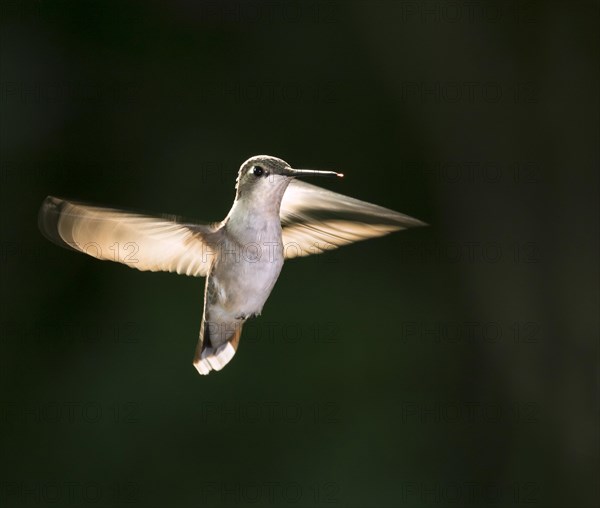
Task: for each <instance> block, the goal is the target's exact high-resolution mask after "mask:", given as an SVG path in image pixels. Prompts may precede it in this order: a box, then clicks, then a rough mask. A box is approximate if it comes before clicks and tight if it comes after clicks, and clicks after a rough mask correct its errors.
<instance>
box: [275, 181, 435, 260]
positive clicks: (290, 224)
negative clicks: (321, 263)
mask: <svg viewBox="0 0 600 508" xmlns="http://www.w3.org/2000/svg"><path fill="white" fill-rule="evenodd" d="M280 216H281V227H282V229H283V235H282V237H283V247H284V249H285V257H286V258H294V257H297V256H308V255H309V254H320V253H321V252H324V251H326V250H331V249H335V248H337V247H341V246H342V245H347V244H349V243H353V242H358V241H360V240H366V239H368V238H375V237H377V236H383V235H387V234H388V233H391V232H393V231H399V230H401V229H406V228H409V227H415V226H425V225H426V224H425V223H424V222H421V221H420V220H417V219H413V218H412V217H409V216H407V215H403V214H401V213H398V212H394V211H393V210H389V209H388V208H383V207H381V206H377V205H373V204H371V203H367V202H365V201H359V200H358V199H354V198H351V197H348V196H344V195H343V194H337V193H335V192H331V191H328V190H326V189H322V188H321V187H317V186H316V185H311V184H308V183H305V182H301V181H298V180H292V182H291V183H290V185H289V186H288V188H287V190H286V191H285V194H284V195H283V200H282V201H281V212H280Z"/></svg>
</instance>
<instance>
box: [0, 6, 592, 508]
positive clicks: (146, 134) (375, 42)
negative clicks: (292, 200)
mask: <svg viewBox="0 0 600 508" xmlns="http://www.w3.org/2000/svg"><path fill="white" fill-rule="evenodd" d="M1 5H2V14H3V22H2V33H1V44H2V47H1V56H2V62H1V84H2V90H1V91H2V95H1V111H2V117H1V122H0V123H1V132H0V140H1V146H0V149H1V164H2V173H1V176H2V187H1V189H2V190H1V214H0V217H1V220H2V224H1V226H2V253H1V254H2V257H1V264H0V269H1V275H2V294H1V295H2V296H1V304H2V318H1V325H2V329H1V340H0V354H1V356H0V369H1V370H0V383H1V388H2V391H1V393H0V402H1V405H0V410H1V413H0V416H1V419H0V426H1V433H0V454H1V461H2V470H1V475H0V506H2V507H4V506H46V505H49V506H132V505H133V506H143V507H200V506H242V505H255V506H303V507H304V506H354V507H374V508H375V507H384V506H386V507H397V506H544V507H546V506H555V507H563V506H564V507H567V506H569V507H575V506H596V505H597V503H598V500H599V496H598V486H597V476H596V475H597V473H598V423H599V422H598V316H597V310H598V173H597V171H598V56H599V55H598V7H597V4H595V3H589V4H586V3H583V2H539V3H530V2H483V1H474V2H466V1H465V2H460V1H459V2H443V1H430V2H416V1H410V2H401V1H398V2H392V1H374V2H366V1H348V2H328V1H326V2H316V1H311V2H306V3H295V2H294V3H287V2H279V1H277V2H266V3H257V2H249V1H248V2H246V1H239V2H221V3H217V2H208V3H206V2H205V3H201V2H191V1H189V2H185V1H183V0H180V1H169V2H162V3H160V2H141V1H140V2H129V1H128V2H125V1H121V2H114V3H108V2H99V1H81V2H78V1H66V0H65V1H57V2H49V1H38V2H32V3H27V2H20V1H3V2H2V4H1ZM255 154H270V155H276V156H279V157H281V158H283V159H285V160H287V161H288V162H290V163H291V164H292V165H295V166H297V167H307V168H316V169H335V170H338V171H342V172H344V173H345V174H346V178H345V179H344V180H340V181H335V182H334V181H327V182H323V185H325V186H327V187H329V188H332V189H334V190H336V191H338V192H342V193H345V194H348V195H352V196H355V197H358V198H361V199H364V200H367V201H372V202H376V203H378V204H380V205H383V206H387V207H390V208H393V209H396V210H398V211H401V212H404V213H407V214H409V215H412V216H415V217H418V218H420V219H422V220H424V221H426V222H428V223H429V224H431V226H430V227H429V228H422V229H418V230H413V231H408V232H403V233H400V234H395V235H391V236H388V237H385V238H382V239H377V240H373V241H370V242H364V243H361V244H356V245H353V246H350V247H345V248H344V249H341V250H339V251H337V252H335V253H331V254H327V255H324V256H320V257H313V258H307V259H302V260H295V261H291V262H289V263H287V264H286V266H285V268H284V270H283V272H282V275H281V277H280V279H279V282H278V284H277V286H276V288H275V290H274V291H273V293H272V296H271V298H270V300H269V301H268V303H267V305H266V307H265V309H264V313H263V316H262V317H260V318H259V319H256V320H254V321H253V322H251V323H249V324H248V325H247V326H246V329H245V332H244V335H243V336H242V340H241V344H240V348H239V351H238V354H237V355H236V357H235V358H234V360H233V361H232V363H231V364H230V365H229V366H227V368H226V369H224V370H223V371H222V372H220V373H216V374H212V375H210V376H208V377H200V376H198V374H197V373H196V371H195V369H194V368H193V366H192V364H191V361H192V355H193V351H194V347H195V343H196V339H197V334H198V329H199V326H200V319H201V309H202V291H203V283H204V281H203V280H202V279H191V278H185V277H178V276H175V275H170V274H153V273H140V272H138V271H135V270H130V269H128V268H126V267H123V266H118V265H115V264H111V263H101V262H98V261H96V260H94V259H91V258H88V257H86V256H83V255H81V254H78V253H74V252H69V251H66V250H61V249H59V248H58V247H56V246H54V245H53V244H51V243H49V242H48V241H46V240H45V239H44V238H43V237H42V236H41V235H40V233H39V232H38V230H37V224H36V220H37V218H36V217H37V210H38V207H39V205H40V203H41V201H42V200H43V198H44V197H45V196H46V195H48V194H55V195H59V196H64V197H70V198H75V199H79V200H87V201H93V202H98V203H101V204H111V205H117V206H122V207H131V208H137V209H142V210H148V211H155V212H162V213H174V214H180V215H184V216H188V217H198V218H201V219H204V220H219V219H221V218H222V217H224V216H225V214H226V213H227V211H228V209H229V206H230V205H231V202H232V200H233V195H234V179H235V174H236V171H237V168H238V167H239V165H240V164H241V162H242V161H244V160H245V159H246V158H248V157H249V156H251V155H255Z"/></svg>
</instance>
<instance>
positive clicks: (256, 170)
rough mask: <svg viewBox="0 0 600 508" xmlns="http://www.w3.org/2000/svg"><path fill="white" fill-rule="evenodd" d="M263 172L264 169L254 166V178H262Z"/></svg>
mask: <svg viewBox="0 0 600 508" xmlns="http://www.w3.org/2000/svg"><path fill="white" fill-rule="evenodd" d="M264 172H265V171H264V169H263V168H261V167H260V166H254V176H262V175H263V174H264Z"/></svg>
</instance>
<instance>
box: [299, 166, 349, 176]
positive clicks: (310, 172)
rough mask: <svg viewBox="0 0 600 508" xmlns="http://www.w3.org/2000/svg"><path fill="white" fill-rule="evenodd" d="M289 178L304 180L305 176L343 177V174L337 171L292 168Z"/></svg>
mask: <svg viewBox="0 0 600 508" xmlns="http://www.w3.org/2000/svg"><path fill="white" fill-rule="evenodd" d="M289 171H290V172H289V174H288V176H291V177H298V178H302V177H305V176H338V177H340V178H341V177H343V176H344V174H343V173H336V172H335V171H317V170H316V169H292V168H290V170H289Z"/></svg>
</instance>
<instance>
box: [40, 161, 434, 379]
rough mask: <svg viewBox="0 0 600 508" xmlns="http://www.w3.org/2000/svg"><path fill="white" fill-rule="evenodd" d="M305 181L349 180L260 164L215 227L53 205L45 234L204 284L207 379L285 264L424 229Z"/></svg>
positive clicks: (202, 347) (244, 174)
mask: <svg viewBox="0 0 600 508" xmlns="http://www.w3.org/2000/svg"><path fill="white" fill-rule="evenodd" d="M307 176H340V177H341V176H343V175H342V174H340V173H335V172H333V171H314V170H304V169H293V168H292V167H291V166H290V165H289V164H288V163H287V162H285V161H283V160H281V159H278V158H277V157H271V156H268V155H257V156H255V157H251V158H250V159H248V160H247V161H246V162H244V163H243V164H242V165H241V167H240V171H239V174H238V177H237V181H236V195H235V200H234V202H233V206H232V207H231V210H230V211H229V213H228V214H227V217H225V219H223V220H222V221H221V222H218V223H213V224H201V223H189V222H185V221H181V220H178V219H177V218H174V217H172V216H162V217H161V216H160V215H159V216H155V217H152V216H149V215H145V214H140V213H136V212H128V211H124V210H117V209H113V208H106V207H100V206H95V205H90V204H85V203H80V202H75V201H67V200H63V199H59V198H56V197H53V196H48V197H47V198H46V199H45V200H44V202H43V204H42V206H41V209H40V213H39V227H40V230H41V231H42V233H43V234H44V235H45V236H46V237H47V238H48V239H50V240H51V241H53V242H55V243H57V244H58V245H60V246H63V247H68V248H71V249H74V250H78V251H80V252H84V253H85V254H89V255H91V256H93V257H95V258H97V259H101V260H110V261H118V262H120V263H123V264H125V265H127V266H130V267H132V268H137V269H138V270H148V271H153V272H155V271H166V272H176V273H179V274H184V275H191V276H194V277H206V285H205V290H204V315H203V318H202V325H201V327H200V338H199V340H198V345H197V347H196V354H195V356H194V362H193V363H194V366H195V367H196V369H197V370H198V372H199V373H200V374H208V373H209V372H210V371H211V370H221V369H222V368H223V367H224V366H225V365H226V364H227V363H228V362H229V361H230V360H231V359H232V358H233V355H234V354H235V352H236V350H237V347H238V343H239V340H240V335H241V331H242V326H243V324H244V322H245V321H246V320H247V319H248V318H250V317H254V316H258V315H259V314H260V313H261V311H262V308H263V305H264V304H265V302H266V301H267V298H268V297H269V295H270V294H271V290H272V289H273V286H274V285H275V282H276V281H277V278H278V277H279V273H280V272H281V268H282V266H283V262H284V260H285V259H289V258H294V257H299V256H307V255H310V254H318V253H321V252H324V251H326V250H329V249H333V248H337V247H340V246H342V245H346V244H349V243H352V242H357V241H360V240H365V239H367V238H373V237H377V236H382V235H386V234H388V233H391V232H392V231H398V230H401V229H405V228H408V227H412V226H423V225H425V224H424V223H423V222H421V221H419V220H417V219H413V218H411V217H408V216H406V215H403V214H401V213H398V212H394V211H393V210H389V209H387V208H383V207H380V206H377V205H374V204H371V203H366V202H364V201H359V200H357V199H354V198H351V197H348V196H344V195H342V194H337V193H335V192H331V191H329V190H326V189H323V188H320V187H317V186H315V185H310V184H308V183H305V182H302V181H298V180H297V178H302V177H307ZM115 244H116V247H117V248H115Z"/></svg>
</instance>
